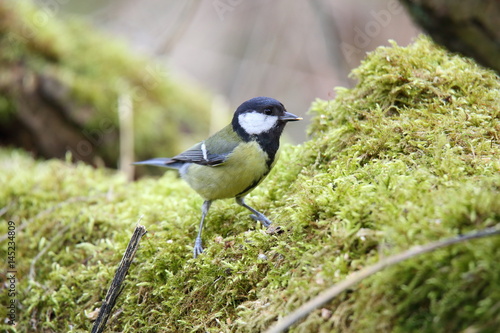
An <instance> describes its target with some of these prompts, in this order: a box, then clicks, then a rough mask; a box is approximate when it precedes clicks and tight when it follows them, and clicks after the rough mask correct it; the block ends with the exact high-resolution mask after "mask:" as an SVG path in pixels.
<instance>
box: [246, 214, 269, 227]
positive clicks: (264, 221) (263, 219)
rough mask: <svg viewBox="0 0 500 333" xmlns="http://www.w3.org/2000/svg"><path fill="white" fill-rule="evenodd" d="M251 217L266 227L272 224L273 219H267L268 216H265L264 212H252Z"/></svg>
mask: <svg viewBox="0 0 500 333" xmlns="http://www.w3.org/2000/svg"><path fill="white" fill-rule="evenodd" d="M250 217H251V218H252V219H253V220H254V221H257V222H260V223H262V225H263V226H264V227H266V228H268V227H269V226H270V225H271V221H269V220H268V219H267V217H265V216H264V215H263V214H259V215H255V214H252V215H250Z"/></svg>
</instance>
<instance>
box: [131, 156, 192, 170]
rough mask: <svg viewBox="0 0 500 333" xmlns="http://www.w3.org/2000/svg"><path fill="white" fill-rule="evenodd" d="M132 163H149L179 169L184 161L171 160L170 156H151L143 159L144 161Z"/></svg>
mask: <svg viewBox="0 0 500 333" xmlns="http://www.w3.org/2000/svg"><path fill="white" fill-rule="evenodd" d="M132 164H134V165H151V166H158V167H164V168H170V169H179V168H180V167H181V166H182V165H183V164H184V163H183V162H179V161H175V160H172V159H171V158H168V157H160V158H153V159H150V160H145V161H140V162H134V163H132Z"/></svg>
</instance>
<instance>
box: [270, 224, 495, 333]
mask: <svg viewBox="0 0 500 333" xmlns="http://www.w3.org/2000/svg"><path fill="white" fill-rule="evenodd" d="M497 234H500V226H495V227H491V228H487V229H484V230H480V231H475V232H471V233H468V234H465V235H460V236H457V237H453V238H448V239H444V240H440V241H436V242H432V243H429V244H425V245H418V246H414V247H412V248H410V249H409V250H407V251H405V252H402V253H398V254H395V255H392V256H389V257H387V258H384V259H382V260H380V261H379V262H378V263H376V264H374V265H371V266H368V267H365V268H363V269H361V270H359V271H357V272H354V273H352V274H349V275H348V276H347V277H346V278H345V279H344V280H343V281H341V282H340V283H337V284H335V285H333V286H332V287H330V288H329V289H327V290H325V291H324V292H322V293H321V294H319V295H318V296H317V297H315V298H313V299H312V300H310V301H309V302H307V303H305V304H304V305H302V306H301V307H299V308H298V309H297V310H295V311H294V312H292V313H291V314H289V315H288V316H286V317H284V318H283V319H281V320H280V321H278V322H277V323H276V325H274V326H273V327H271V328H270V329H269V330H267V331H266V332H265V333H278V332H284V331H286V330H288V329H289V328H290V326H292V325H293V324H294V323H295V322H296V321H298V320H300V319H302V318H304V317H305V316H306V315H308V314H309V313H311V312H312V311H314V310H315V309H317V308H319V307H320V306H322V305H324V304H326V303H328V302H330V301H331V300H332V299H333V298H335V297H336V296H338V295H339V294H340V293H342V292H343V291H345V290H347V289H349V288H350V287H352V286H354V285H355V284H357V283H359V282H361V280H363V279H365V278H367V277H369V276H371V275H373V274H375V273H377V272H379V271H381V270H382V269H384V268H386V267H388V266H392V265H395V264H397V263H400V262H402V261H404V260H407V259H410V258H413V257H415V256H417V255H420V254H424V253H427V252H431V251H433V250H436V249H439V248H441V247H445V246H449V245H452V244H456V243H460V242H464V241H467V240H471V239H475V238H482V237H488V236H493V235H497Z"/></svg>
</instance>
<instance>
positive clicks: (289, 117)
mask: <svg viewBox="0 0 500 333" xmlns="http://www.w3.org/2000/svg"><path fill="white" fill-rule="evenodd" d="M280 120H281V121H297V120H302V118H301V117H297V116H296V115H294V114H293V113H290V112H286V111H285V114H284V115H283V116H280Z"/></svg>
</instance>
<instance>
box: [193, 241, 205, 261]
mask: <svg viewBox="0 0 500 333" xmlns="http://www.w3.org/2000/svg"><path fill="white" fill-rule="evenodd" d="M202 253H203V246H202V245H201V239H199V238H197V239H196V240H195V241H194V248H193V256H194V258H195V259H196V257H197V256H198V255H200V254H202Z"/></svg>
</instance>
